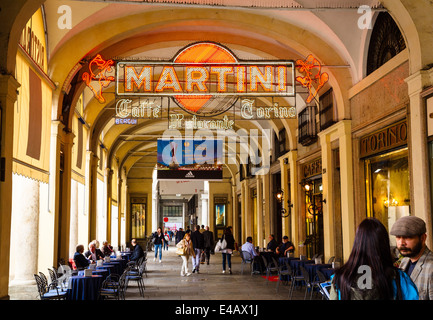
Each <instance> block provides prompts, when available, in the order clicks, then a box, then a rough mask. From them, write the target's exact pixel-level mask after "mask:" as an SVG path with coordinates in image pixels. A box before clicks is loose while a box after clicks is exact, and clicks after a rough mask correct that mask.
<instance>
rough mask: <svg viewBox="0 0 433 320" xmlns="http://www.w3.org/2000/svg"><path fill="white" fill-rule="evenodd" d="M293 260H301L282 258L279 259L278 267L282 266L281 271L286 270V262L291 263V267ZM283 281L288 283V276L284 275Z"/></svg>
mask: <svg viewBox="0 0 433 320" xmlns="http://www.w3.org/2000/svg"><path fill="white" fill-rule="evenodd" d="M292 260H299V258H295V257H280V258H279V259H278V265H279V266H281V270H286V269H287V267H286V262H287V263H289V265H290V261H292ZM281 280H282V281H288V280H289V279H288V276H287V275H282V276H281Z"/></svg>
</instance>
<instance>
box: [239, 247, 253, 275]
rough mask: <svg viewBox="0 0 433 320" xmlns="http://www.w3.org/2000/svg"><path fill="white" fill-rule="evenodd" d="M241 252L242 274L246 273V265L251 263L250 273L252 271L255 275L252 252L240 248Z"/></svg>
mask: <svg viewBox="0 0 433 320" xmlns="http://www.w3.org/2000/svg"><path fill="white" fill-rule="evenodd" d="M239 253H240V255H241V258H242V262H241V274H244V265H246V264H249V265H250V273H251V275H253V262H254V258H253V256H252V254H251V253H249V252H246V251H242V250H241V249H239Z"/></svg>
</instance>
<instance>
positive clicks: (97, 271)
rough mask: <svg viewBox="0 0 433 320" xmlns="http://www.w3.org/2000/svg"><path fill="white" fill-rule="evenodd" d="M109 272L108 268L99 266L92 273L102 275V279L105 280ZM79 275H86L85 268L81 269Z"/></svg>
mask: <svg viewBox="0 0 433 320" xmlns="http://www.w3.org/2000/svg"><path fill="white" fill-rule="evenodd" d="M108 274H109V272H108V270H107V269H102V268H98V269H96V270H93V271H92V275H95V276H102V280H105V279H106V278H107V277H108ZM77 275H78V276H84V270H79V271H78V274H77Z"/></svg>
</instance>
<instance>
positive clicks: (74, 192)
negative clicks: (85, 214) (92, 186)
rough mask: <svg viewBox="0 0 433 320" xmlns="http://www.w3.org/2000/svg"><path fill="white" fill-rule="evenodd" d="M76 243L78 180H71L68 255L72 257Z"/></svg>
mask: <svg viewBox="0 0 433 320" xmlns="http://www.w3.org/2000/svg"><path fill="white" fill-rule="evenodd" d="M77 244H78V182H77V181H75V180H72V181H71V222H70V230H69V256H70V257H72V256H73V254H74V252H75V249H76V246H77Z"/></svg>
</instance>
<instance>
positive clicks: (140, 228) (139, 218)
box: [131, 198, 146, 239]
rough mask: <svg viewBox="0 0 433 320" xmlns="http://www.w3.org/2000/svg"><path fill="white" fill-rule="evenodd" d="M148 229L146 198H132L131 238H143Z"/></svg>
mask: <svg viewBox="0 0 433 320" xmlns="http://www.w3.org/2000/svg"><path fill="white" fill-rule="evenodd" d="M145 231H146V198H132V199H131V238H137V239H143V238H145Z"/></svg>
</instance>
